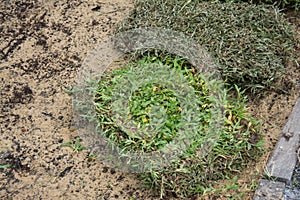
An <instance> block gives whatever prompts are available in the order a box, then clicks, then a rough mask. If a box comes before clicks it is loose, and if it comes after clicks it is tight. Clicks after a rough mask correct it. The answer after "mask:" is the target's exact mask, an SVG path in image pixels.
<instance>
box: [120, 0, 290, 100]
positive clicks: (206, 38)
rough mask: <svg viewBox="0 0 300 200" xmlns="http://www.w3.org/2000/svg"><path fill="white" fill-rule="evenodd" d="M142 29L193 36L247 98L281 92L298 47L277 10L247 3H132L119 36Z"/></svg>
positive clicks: (181, 0)
mask: <svg viewBox="0 0 300 200" xmlns="http://www.w3.org/2000/svg"><path fill="white" fill-rule="evenodd" d="M141 27H160V28H166V29H172V30H175V31H178V32H182V33H185V34H186V35H189V36H191V37H193V38H194V39H195V40H196V41H198V43H199V44H200V45H203V46H204V47H205V48H206V49H207V50H208V51H209V52H210V53H211V54H212V55H214V57H215V58H216V59H217V61H218V62H219V64H220V65H219V66H220V69H219V70H220V72H221V74H222V76H223V78H224V80H226V82H227V83H229V85H231V86H233V85H234V84H236V85H238V86H239V87H241V88H242V89H246V90H247V94H248V95H250V94H255V95H256V96H257V95H261V94H263V93H262V91H266V90H282V91H284V89H282V88H281V87H280V84H277V83H278V80H279V79H280V78H283V77H284V71H285V66H286V64H287V62H288V61H289V60H290V58H291V55H292V50H293V48H294V45H295V43H296V40H295V37H294V34H293V29H292V27H291V25H290V24H289V23H288V21H287V20H286V19H285V18H284V15H283V13H281V12H280V11H279V10H278V9H276V8H274V7H272V6H267V5H253V4H249V3H232V2H227V3H221V2H218V1H214V2H212V1H210V2H201V1H186V0H145V1H136V4H135V7H134V9H133V11H132V12H131V14H130V15H129V16H128V17H127V19H125V20H123V22H122V23H121V24H120V25H119V26H118V27H117V32H122V31H126V30H130V29H135V28H141Z"/></svg>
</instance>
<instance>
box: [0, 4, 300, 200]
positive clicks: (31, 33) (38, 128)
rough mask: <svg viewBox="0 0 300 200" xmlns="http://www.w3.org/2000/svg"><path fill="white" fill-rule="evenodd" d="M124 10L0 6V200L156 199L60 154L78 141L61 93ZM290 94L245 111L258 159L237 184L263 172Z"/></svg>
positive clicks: (107, 171) (133, 182)
mask: <svg viewBox="0 0 300 200" xmlns="http://www.w3.org/2000/svg"><path fill="white" fill-rule="evenodd" d="M131 7H132V2H130V1H127V0H114V1H110V0H94V1H92V0H91V1H88V0H76V1H75V0H74V1H73V0H60V1H54V0H49V1H46V0H45V1H42V0H40V1H38V0H10V1H7V0H4V1H1V3H0V88H1V90H0V141H1V142H0V165H1V164H11V167H10V168H7V169H4V170H3V169H0V199H157V198H155V197H153V196H154V195H155V194H152V193H150V192H149V191H148V190H145V189H140V188H139V186H140V182H138V181H137V179H136V177H135V175H132V174H126V173H123V172H119V171H117V170H114V169H111V168H108V167H106V166H105V165H103V164H101V162H100V161H99V160H93V159H90V158H89V156H88V155H89V151H88V150H84V151H80V152H74V151H73V150H72V149H71V148H68V147H61V144H62V143H65V142H69V141H76V138H77V137H78V131H77V130H76V128H75V127H74V122H73V119H72V104H71V100H72V97H71V96H69V95H68V94H67V93H66V90H67V89H69V88H70V87H71V86H72V84H73V81H74V78H75V76H76V73H77V71H78V69H79V68H80V66H81V63H82V61H83V59H84V58H85V56H86V54H87V52H88V51H90V50H92V49H93V48H94V47H95V46H96V45H97V43H99V42H100V41H101V40H102V39H105V38H107V37H108V36H110V35H112V34H113V32H112V30H113V27H114V25H115V24H116V23H117V22H119V21H120V20H121V19H122V18H124V17H125V16H126V15H127V14H128V11H129V10H130V8H131ZM298 28H299V27H298ZM298 62H299V63H300V60H299V59H298ZM298 71H299V66H297V65H296V64H294V63H292V64H291V67H290V69H289V70H288V73H289V74H290V80H286V81H287V83H288V82H289V81H292V82H296V81H297V80H300V76H299V73H298V75H297V73H295V72H298ZM298 94H299V93H298V90H297V89H294V90H292V92H289V93H288V94H279V93H274V94H272V95H270V96H269V97H267V98H265V99H263V100H261V101H259V102H256V103H254V104H251V106H250V108H249V109H250V110H252V112H253V113H254V115H256V116H257V117H259V118H262V119H264V120H265V123H263V124H262V126H263V128H264V135H265V137H264V138H265V140H266V146H265V148H266V153H265V154H264V157H262V159H261V160H260V161H259V164H258V165H255V166H253V169H249V170H250V171H251V173H248V172H247V173H245V174H246V175H245V177H246V178H245V179H241V180H240V182H241V183H244V184H245V185H247V184H249V178H252V177H250V176H249V174H259V173H261V172H262V171H263V166H264V163H265V162H266V160H267V157H268V155H269V154H270V152H271V150H272V148H273V146H274V145H275V143H276V138H277V137H278V135H279V134H280V132H281V130H282V129H283V127H284V125H285V123H286V121H287V118H288V116H289V114H290V112H291V109H292V107H293V105H294V103H295V101H296V98H297V97H298ZM255 178H257V177H255ZM251 194H252V192H251V191H250V192H249V195H250V196H251ZM250 196H249V198H250Z"/></svg>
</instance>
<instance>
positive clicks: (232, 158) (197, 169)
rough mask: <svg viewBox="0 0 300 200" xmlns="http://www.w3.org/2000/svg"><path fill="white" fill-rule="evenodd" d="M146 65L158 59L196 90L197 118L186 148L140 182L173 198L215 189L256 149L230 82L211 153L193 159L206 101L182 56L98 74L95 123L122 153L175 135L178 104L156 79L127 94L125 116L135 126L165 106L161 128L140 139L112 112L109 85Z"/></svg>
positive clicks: (256, 139) (254, 133)
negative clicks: (121, 125) (152, 111)
mask: <svg viewBox="0 0 300 200" xmlns="http://www.w3.org/2000/svg"><path fill="white" fill-rule="evenodd" d="M149 63H156V64H157V63H159V64H163V65H164V66H166V67H170V68H173V69H176V71H177V72H178V73H181V74H183V76H184V77H185V78H186V80H188V82H189V83H190V85H191V86H192V87H193V88H194V90H195V91H196V95H197V97H198V98H199V100H200V102H201V104H200V107H199V109H198V110H194V111H193V112H199V116H200V118H201V119H200V121H201V123H200V124H199V129H198V132H196V133H194V141H193V142H192V143H191V144H190V145H189V146H188V148H187V149H186V151H185V152H184V153H183V154H182V155H181V156H180V157H179V158H178V159H177V160H176V161H174V162H172V163H171V165H169V166H166V167H164V168H162V169H157V170H152V171H150V172H146V173H143V174H141V175H140V177H141V178H142V180H144V181H145V185H146V186H149V187H151V188H152V189H154V190H157V191H158V193H159V194H160V196H161V197H162V198H166V197H167V196H168V197H170V196H177V197H180V198H190V197H192V196H194V195H201V194H203V193H205V192H206V191H211V190H218V189H217V188H213V185H214V184H215V183H216V182H217V181H218V180H224V179H229V178H233V177H234V176H235V175H236V174H238V173H240V172H241V171H242V170H243V169H244V168H245V167H247V166H248V164H249V163H251V161H254V160H255V159H256V158H257V157H258V156H259V155H260V153H261V142H260V133H259V125H258V124H259V121H258V120H256V119H254V118H252V117H251V116H250V114H249V113H248V111H247V109H246V106H245V102H246V98H245V97H243V92H241V90H240V89H239V88H238V87H237V86H236V87H235V88H232V90H231V92H229V93H231V95H228V96H227V103H226V105H223V106H224V109H225V115H224V116H223V117H224V118H223V119H220V120H223V121H224V127H222V128H221V130H220V133H219V138H218V139H217V141H216V144H215V146H214V147H213V149H212V151H210V152H209V153H208V154H207V155H206V156H205V157H199V156H198V155H200V153H201V152H200V151H201V150H202V149H201V148H200V147H201V145H202V144H203V138H204V135H205V130H206V128H207V127H208V124H209V121H210V120H211V117H212V113H211V104H212V101H211V99H210V98H209V96H208V95H209V90H207V87H206V85H207V84H206V82H205V81H204V80H203V79H202V78H201V75H200V74H194V73H193V71H194V69H193V68H192V67H191V66H190V65H189V64H188V63H187V62H186V61H184V60H182V59H179V58H173V59H170V58H169V57H153V56H150V57H144V58H143V59H142V60H140V61H138V62H132V63H130V64H125V65H124V66H123V67H121V68H118V69H114V70H112V72H110V73H106V74H104V75H103V77H102V78H101V80H100V81H99V86H98V88H97V92H96V95H95V108H96V111H97V113H98V120H99V126H100V128H101V129H102V130H103V133H102V134H105V136H106V137H107V138H109V139H110V140H111V141H113V142H114V143H115V144H117V145H118V146H119V147H120V148H121V150H122V151H130V150H135V151H144V152H151V151H153V150H156V149H160V148H163V147H164V146H165V145H166V144H168V143H169V142H170V141H171V140H172V139H173V138H174V137H176V133H177V126H178V123H179V121H180V116H181V115H180V114H181V107H180V103H179V102H178V100H177V99H176V95H174V93H172V91H170V90H169V89H167V88H164V87H163V85H160V84H159V83H156V84H148V83H145V85H143V86H142V87H140V88H139V89H137V90H136V91H134V92H133V95H132V97H130V98H129V99H128V101H129V102H128V104H127V106H128V109H129V110H130V113H129V116H130V117H131V120H134V121H135V122H136V123H137V124H139V127H143V126H147V125H149V124H150V123H151V122H150V120H149V119H151V118H150V116H149V111H150V110H151V107H155V106H157V105H160V106H162V107H163V108H165V109H166V110H167V113H166V116H165V117H164V118H163V120H164V121H163V123H162V124H164V126H162V127H161V128H160V131H159V132H158V133H157V134H156V135H150V136H149V135H146V136H145V137H140V136H138V135H133V134H131V133H128V132H126V131H123V130H122V129H120V126H119V125H118V124H117V123H116V122H115V120H114V119H113V116H112V112H111V111H112V104H113V96H114V94H113V93H114V91H116V90H115V89H114V88H115V87H116V85H118V83H119V81H120V80H122V78H123V77H127V76H128V74H129V73H131V71H132V69H134V68H139V69H141V68H143V67H147V66H148V64H149Z"/></svg>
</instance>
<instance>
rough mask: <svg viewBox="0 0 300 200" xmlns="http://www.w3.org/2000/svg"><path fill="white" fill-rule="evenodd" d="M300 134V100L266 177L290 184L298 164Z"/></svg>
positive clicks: (270, 163)
mask: <svg viewBox="0 0 300 200" xmlns="http://www.w3.org/2000/svg"><path fill="white" fill-rule="evenodd" d="M299 134H300V98H299V99H298V101H297V103H296V105H295V106H294V109H293V111H292V113H291V115H290V117H289V120H288V122H287V124H286V126H285V127H284V129H283V131H282V134H281V136H280V138H279V140H278V142H277V144H276V147H275V150H274V151H273V154H272V156H271V158H270V160H269V162H268V164H267V167H266V174H265V175H266V176H267V177H272V178H275V179H276V180H280V181H284V182H285V183H287V184H289V183H290V182H291V179H292V175H293V172H294V168H295V166H296V163H297V151H298V148H299Z"/></svg>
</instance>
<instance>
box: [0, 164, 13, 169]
mask: <svg viewBox="0 0 300 200" xmlns="http://www.w3.org/2000/svg"><path fill="white" fill-rule="evenodd" d="M10 167H11V164H5V165H0V169H6V168H10Z"/></svg>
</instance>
